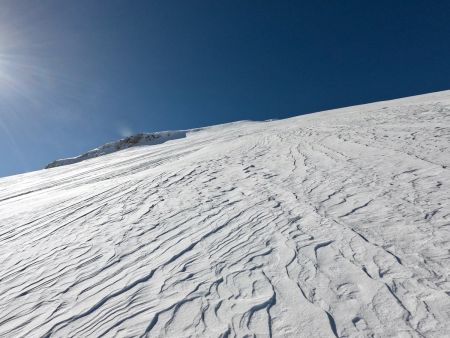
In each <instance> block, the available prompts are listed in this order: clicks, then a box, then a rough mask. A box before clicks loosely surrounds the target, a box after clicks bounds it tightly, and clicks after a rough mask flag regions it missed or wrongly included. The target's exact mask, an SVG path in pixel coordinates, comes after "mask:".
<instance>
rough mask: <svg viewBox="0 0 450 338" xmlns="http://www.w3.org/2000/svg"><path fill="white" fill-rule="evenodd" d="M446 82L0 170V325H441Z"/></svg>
mask: <svg viewBox="0 0 450 338" xmlns="http://www.w3.org/2000/svg"><path fill="white" fill-rule="evenodd" d="M449 148H450V91H446V92H441V93H435V94H429V95H423V96H418V97H412V98H406V99H401V100H395V101H387V102H380V103H375V104H369V105H363V106H356V107H349V108H345V109H339V110H335V111H328V112H322V113H316V114H311V115H307V116H300V117H296V118H291V119H287V120H279V121H272V122H259V123H257V122H240V123H234V124H228V125H224V126H215V127H211V128H205V129H203V130H201V131H198V132H196V133H192V134H189V133H188V134H187V135H186V137H184V138H180V139H177V140H171V141H168V142H165V143H162V144H159V145H152V146H148V147H147V146H142V147H135V148H129V149H125V150H122V151H119V152H115V153H111V154H109V155H105V156H101V157H97V158H92V159H89V160H87V161H83V162H79V163H76V164H71V165H66V166H61V167H57V168H53V169H49V170H41V171H37V172H33V173H28V174H24V175H18V176H12V177H7V178H3V179H0V244H1V245H0V266H1V267H2V270H1V271H2V272H1V274H0V336H1V337H50V336H52V337H91V336H92V337H113V336H118V337H145V336H149V337H150V336H151V337H158V336H166V337H187V336H204V337H234V336H238V337H243V336H246V335H248V336H251V335H257V336H274V337H334V336H339V337H366V336H371V335H374V336H377V337H393V336H395V337H445V336H448V333H449V332H450V324H449V323H450V281H449V273H450V260H449V257H450V254H449V252H450V190H449V187H450V149H449Z"/></svg>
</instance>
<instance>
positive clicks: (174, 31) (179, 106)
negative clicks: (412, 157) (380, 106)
mask: <svg viewBox="0 0 450 338" xmlns="http://www.w3.org/2000/svg"><path fill="white" fill-rule="evenodd" d="M449 18H450V1H438V0H436V1H429V0H427V1H414V0H410V1H312V0H311V1H300V0H297V1H255V0H248V1H246V0H236V1H234V0H226V1H213V0H205V1H195V0H193V1H186V0H180V1H171V0H161V1H152V0H146V1H136V0H134V1H127V0H121V1H113V0H103V1H100V0H99V1H94V0H51V1H50V0H39V1H32V0H28V1H25V0H2V1H1V2H0V176H5V175H11V174H15V173H20V172H24V171H29V170H35V169H39V168H42V167H43V166H44V165H45V164H46V163H48V162H50V161H52V160H54V159H56V158H61V157H68V156H75V155H78V154H80V153H82V152H84V151H86V150H89V149H91V148H94V147H96V146H98V145H101V144H103V143H105V142H107V141H111V140H115V139H117V138H120V137H121V136H122V135H127V134H129V133H132V132H139V131H149V132H150V131H156V130H168V129H185V128H192V127H199V126H206V125H211V124H217V123H223V122H228V121H235V120H242V119H253V120H264V119H268V118H284V117H289V116H293V115H299V114H304V113H307V112H313V111H320V110H324V109H328V108H334V107H341V106H348V105H352V104H358V103H366V102H371V101H377V100H382V99H390V98H397V97H402V96H409V95H415V94H420V93H426V92H431V91H438V90H445V89H450V19H449Z"/></svg>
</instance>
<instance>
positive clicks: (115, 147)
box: [45, 130, 186, 169]
mask: <svg viewBox="0 0 450 338" xmlns="http://www.w3.org/2000/svg"><path fill="white" fill-rule="evenodd" d="M183 137H186V131H185V130H177V131H161V132H156V133H139V134H135V135H131V136H128V137H125V138H123V139H120V140H119V141H115V142H110V143H106V144H104V145H102V146H101V147H98V148H95V149H92V150H90V151H88V152H87V153H85V154H82V155H80V156H77V157H71V158H65V159H62V160H56V161H53V162H52V163H49V164H48V165H47V166H46V167H45V169H49V168H54V167H59V166H62V165H67V164H73V163H77V162H81V161H84V160H88V159H90V158H94V157H98V156H102V155H107V154H111V153H113V152H116V151H119V150H122V149H127V148H130V147H136V146H143V145H155V144H161V143H164V142H167V141H170V140H176V139H179V138H183Z"/></svg>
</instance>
